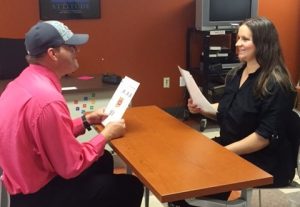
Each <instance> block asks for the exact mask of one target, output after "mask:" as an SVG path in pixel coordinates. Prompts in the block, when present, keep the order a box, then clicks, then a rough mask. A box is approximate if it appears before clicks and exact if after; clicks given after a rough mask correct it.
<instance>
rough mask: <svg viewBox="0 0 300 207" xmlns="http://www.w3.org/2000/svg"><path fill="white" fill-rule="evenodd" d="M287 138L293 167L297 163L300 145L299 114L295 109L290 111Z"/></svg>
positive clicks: (296, 166)
mask: <svg viewBox="0 0 300 207" xmlns="http://www.w3.org/2000/svg"><path fill="white" fill-rule="evenodd" d="M287 133H288V139H289V140H290V142H291V144H292V153H293V159H294V160H293V163H294V167H295V168H298V166H300V163H299V161H298V160H299V156H298V152H299V146H300V116H299V115H298V113H296V112H295V111H292V113H291V116H290V123H289V125H288V129H287Z"/></svg>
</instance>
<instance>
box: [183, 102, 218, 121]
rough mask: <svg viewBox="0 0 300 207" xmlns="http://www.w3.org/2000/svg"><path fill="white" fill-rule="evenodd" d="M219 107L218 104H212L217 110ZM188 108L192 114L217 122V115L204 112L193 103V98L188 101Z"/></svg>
mask: <svg viewBox="0 0 300 207" xmlns="http://www.w3.org/2000/svg"><path fill="white" fill-rule="evenodd" d="M218 105H219V104H218V103H215V104H211V106H212V107H213V108H215V109H216V110H217V108H218ZM187 107H188V109H189V111H190V112H191V113H192V114H202V115H203V116H206V117H208V118H210V119H213V120H216V113H208V112H206V111H203V110H202V109H201V108H199V107H198V106H197V104H194V103H193V100H192V99H191V98H189V99H188V104H187Z"/></svg>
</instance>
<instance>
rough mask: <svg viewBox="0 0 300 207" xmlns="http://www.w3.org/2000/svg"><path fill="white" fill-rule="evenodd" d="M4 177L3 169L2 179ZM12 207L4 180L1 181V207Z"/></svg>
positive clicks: (0, 172)
mask: <svg viewBox="0 0 300 207" xmlns="http://www.w3.org/2000/svg"><path fill="white" fill-rule="evenodd" d="M1 175H2V169H1V168H0V177H1ZM9 206H10V198H9V194H8V193H7V191H6V189H5V187H4V185H3V183H2V180H0V207H9Z"/></svg>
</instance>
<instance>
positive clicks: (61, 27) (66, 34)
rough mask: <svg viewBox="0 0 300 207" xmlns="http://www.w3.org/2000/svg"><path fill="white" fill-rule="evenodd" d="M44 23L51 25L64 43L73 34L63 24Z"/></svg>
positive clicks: (54, 22)
mask: <svg viewBox="0 0 300 207" xmlns="http://www.w3.org/2000/svg"><path fill="white" fill-rule="evenodd" d="M45 23H48V24H51V25H52V26H53V27H54V28H55V29H56V30H57V31H58V33H59V34H60V36H61V37H62V38H63V40H64V41H67V40H68V39H70V38H71V37H72V36H73V35H74V34H73V32H72V31H71V30H70V29H69V28H68V27H67V26H66V25H64V24H63V23H61V22H58V21H45Z"/></svg>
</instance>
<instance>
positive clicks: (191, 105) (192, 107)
mask: <svg viewBox="0 0 300 207" xmlns="http://www.w3.org/2000/svg"><path fill="white" fill-rule="evenodd" d="M187 107H188V109H189V111H190V112H191V113H192V114H202V113H203V110H202V109H200V108H198V106H197V104H194V103H193V100H192V99H191V98H189V100H188V104H187Z"/></svg>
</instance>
